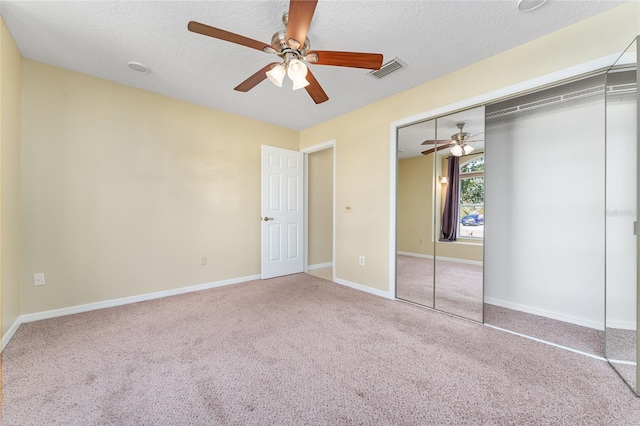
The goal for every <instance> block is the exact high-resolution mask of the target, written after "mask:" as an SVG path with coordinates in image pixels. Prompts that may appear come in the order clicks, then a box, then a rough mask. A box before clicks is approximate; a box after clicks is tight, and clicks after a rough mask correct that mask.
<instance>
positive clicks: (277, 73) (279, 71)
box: [267, 64, 286, 87]
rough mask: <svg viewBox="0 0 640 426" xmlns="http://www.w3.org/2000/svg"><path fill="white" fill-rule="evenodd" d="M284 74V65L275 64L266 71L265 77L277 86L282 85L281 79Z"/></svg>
mask: <svg viewBox="0 0 640 426" xmlns="http://www.w3.org/2000/svg"><path fill="white" fill-rule="evenodd" d="M285 74H286V72H285V70H284V67H283V66H282V64H278V65H275V66H274V67H273V68H271V69H270V70H269V71H267V77H268V78H269V80H271V82H272V83H273V84H275V85H276V86H278V87H282V80H284V75H285Z"/></svg>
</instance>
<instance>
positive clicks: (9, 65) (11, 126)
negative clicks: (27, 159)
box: [0, 18, 22, 336]
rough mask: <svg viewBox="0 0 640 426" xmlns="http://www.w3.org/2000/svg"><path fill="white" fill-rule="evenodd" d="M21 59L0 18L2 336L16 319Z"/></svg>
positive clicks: (17, 310) (17, 315) (18, 311)
mask: <svg viewBox="0 0 640 426" xmlns="http://www.w3.org/2000/svg"><path fill="white" fill-rule="evenodd" d="M21 97H22V57H21V56H20V52H19V51H18V49H17V48H16V45H15V43H14V41H13V38H12V37H11V34H9V31H8V30H7V27H6V26H5V24H4V21H3V20H2V19H1V18H0V142H1V149H0V158H1V163H0V174H1V187H0V194H1V196H0V205H1V206H2V207H1V209H0V210H1V213H0V217H1V229H0V232H1V234H2V238H1V246H0V248H1V251H0V253H1V259H2V261H1V265H0V271H1V280H2V285H1V286H0V287H1V289H0V292H1V293H0V296H1V301H2V303H1V306H2V315H1V318H2V335H3V336H4V334H5V333H6V332H7V330H9V328H10V327H11V326H12V325H13V323H14V322H15V321H16V319H18V317H19V316H20V127H21V110H22V106H21Z"/></svg>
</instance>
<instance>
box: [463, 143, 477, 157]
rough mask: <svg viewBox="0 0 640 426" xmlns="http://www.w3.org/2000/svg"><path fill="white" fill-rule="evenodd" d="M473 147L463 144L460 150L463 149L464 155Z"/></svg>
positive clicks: (469, 152) (470, 151)
mask: <svg viewBox="0 0 640 426" xmlns="http://www.w3.org/2000/svg"><path fill="white" fill-rule="evenodd" d="M474 149H475V148H474V147H472V146H471V145H465V146H463V147H462V150H463V151H464V153H465V155H467V154H471V153H472V152H473V150H474Z"/></svg>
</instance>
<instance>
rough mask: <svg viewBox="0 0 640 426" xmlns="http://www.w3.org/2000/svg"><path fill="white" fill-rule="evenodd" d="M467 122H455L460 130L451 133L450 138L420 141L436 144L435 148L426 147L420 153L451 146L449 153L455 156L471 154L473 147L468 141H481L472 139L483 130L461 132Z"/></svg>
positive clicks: (426, 153) (426, 143)
mask: <svg viewBox="0 0 640 426" xmlns="http://www.w3.org/2000/svg"><path fill="white" fill-rule="evenodd" d="M466 124H467V123H457V124H456V126H457V127H458V129H459V130H460V131H459V132H458V133H454V134H453V135H451V139H449V140H433V139H432V140H426V141H424V142H422V145H436V147H435V148H431V149H427V150H426V151H422V155H429V154H431V153H432V152H436V151H441V150H443V149H446V148H451V155H454V156H456V157H460V156H462V155H467V154H471V153H472V152H473V150H474V149H475V148H474V147H472V146H471V145H469V143H470V142H483V140H482V139H473V138H474V137H475V136H478V135H481V134H482V133H484V132H480V133H476V134H475V135H472V134H471V133H468V132H463V131H462V129H464V126H465V125H466Z"/></svg>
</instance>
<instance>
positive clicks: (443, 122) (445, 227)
mask: <svg viewBox="0 0 640 426" xmlns="http://www.w3.org/2000/svg"><path fill="white" fill-rule="evenodd" d="M436 133H437V135H438V139H439V142H440V143H441V145H440V148H442V149H440V150H439V151H438V153H437V154H436V166H435V171H436V175H437V178H436V181H437V182H438V186H439V188H438V189H439V190H440V191H439V196H438V197H436V203H435V204H436V218H437V223H436V231H437V234H438V235H437V237H438V238H437V241H436V248H435V271H436V273H435V308H436V309H438V310H440V311H444V312H447V313H450V314H454V315H458V316H461V317H464V318H468V319H471V320H474V321H479V322H482V275H483V266H482V257H483V253H482V252H483V241H484V219H485V216H484V107H478V108H474V109H470V110H466V111H461V112H458V113H455V114H451V115H447V116H444V117H441V118H438V120H437V127H436ZM450 141H453V143H452V142H450Z"/></svg>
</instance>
